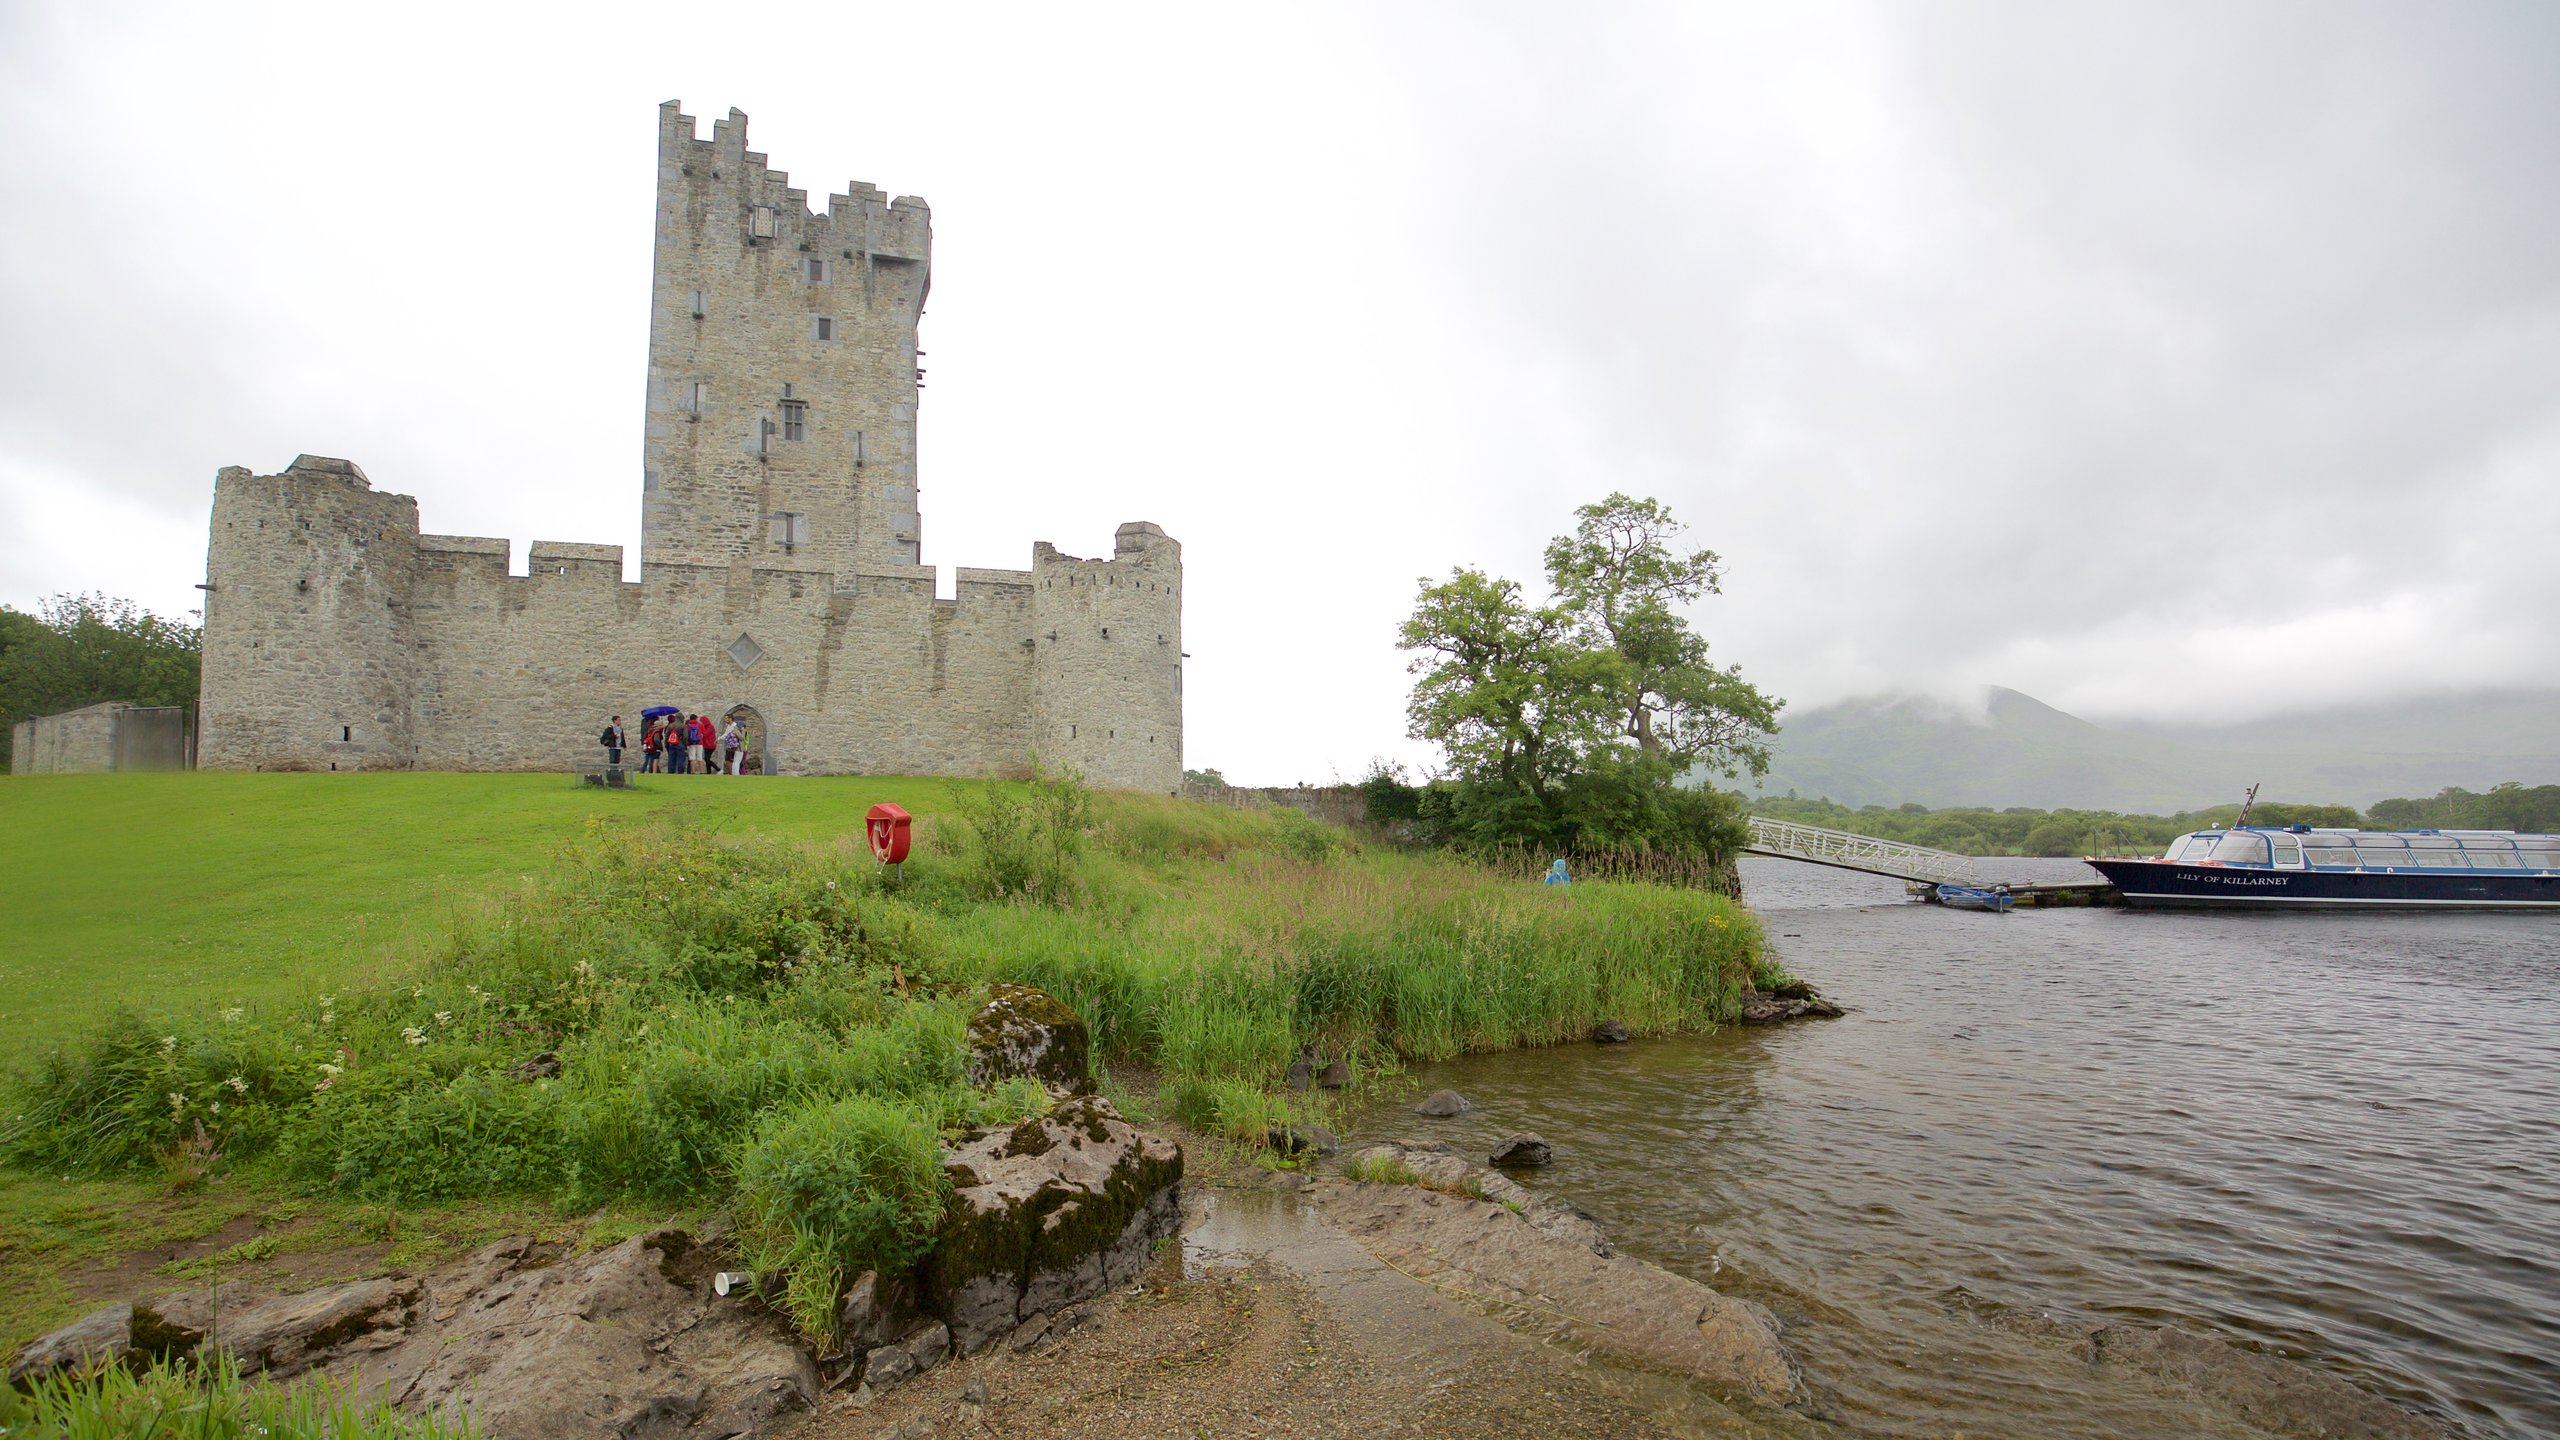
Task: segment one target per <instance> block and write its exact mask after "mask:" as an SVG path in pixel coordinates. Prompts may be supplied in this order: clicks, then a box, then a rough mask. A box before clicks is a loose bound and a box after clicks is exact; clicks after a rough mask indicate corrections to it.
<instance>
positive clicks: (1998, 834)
mask: <svg viewBox="0 0 2560 1440" xmlns="http://www.w3.org/2000/svg"><path fill="white" fill-rule="evenodd" d="M1750 803H1751V813H1752V814H1754V815H1765V816H1768V817H1769V818H1771V819H1773V820H1794V821H1798V822H1800V823H1802V824H1806V825H1821V826H1825V827H1828V828H1830V829H1833V830H1849V831H1854V832H1856V833H1857V834H1860V835H1874V836H1877V837H1879V838H1881V839H1886V840H1901V841H1904V842H1906V843H1909V844H1913V845H1927V846H1931V847H1933V848H1936V849H1939V850H1953V851H1955V852H1956V853H1958V854H1961V855H2107V854H2127V853H2133V852H2138V851H2150V850H2158V849H2159V848H2160V847H2161V846H2163V845H2165V844H2167V843H2168V842H2169V841H2171V840H2174V839H2176V838H2177V837H2178V836H2180V835H2183V834H2185V833H2186V832H2188V831H2190V830H2201V829H2204V828H2205V827H2207V826H2210V825H2228V824H2230V823H2231V822H2232V821H2234V820H2236V819H2238V818H2239V816H2240V807H2239V806H2237V805H2217V806H2215V807H2213V808H2212V809H2209V810H2189V811H2185V812H2183V813H2181V814H2177V815H2119V814H2115V813H2114V812H2112V811H2106V810H2031V809H2027V808H2024V807H2014V808H2011V809H2007V810H1978V809H1975V810H1967V809H1956V810H1932V809H1929V808H1928V807H1927V806H1925V805H1904V806H1901V807H1900V808H1888V807H1886V806H1882V805H1866V806H1860V807H1858V808H1855V809H1852V808H1850V807H1849V806H1846V805H1838V804H1834V803H1833V802H1831V801H1829V800H1806V799H1802V798H1799V797H1797V796H1793V795H1790V796H1785V797H1778V796H1768V795H1763V796H1759V797H1757V798H1755V799H1753V800H1752V801H1751V802H1750ZM2249 823H2250V824H2252V825H2348V826H2362V827H2366V828H2370V829H2378V830H2420V829H2437V830H2531V831H2541V832H2546V833H2553V832H2560V785H2536V786H2534V787H2532V788H2530V789H2528V788H2526V787H2525V786H2523V785H2521V784H2517V783H2515V782H2512V781H2510V782H2509V783H2507V784H2504V785H2500V786H2497V787H2495V788H2494V789H2492V790H2490V791H2489V792H2488V793H2486V794H2478V793H2475V792H2473V791H2469V790H2464V789H2460V788H2455V789H2450V790H2446V791H2444V792H2442V793H2440V794H2438V795H2436V796H2434V797H2433V798H2431V799H2425V800H2378V801H2375V802H2374V805H2373V808H2372V809H2370V810H2368V811H2365V812H2364V813H2362V814H2359V813H2357V811H2356V810H2355V808H2354V807H2353V806H2349V805H2296V804H2286V803H2283V802H2268V801H2261V802H2260V803H2259V804H2258V806H2257V808H2256V809H2254V810H2252V811H2250V812H2249Z"/></svg>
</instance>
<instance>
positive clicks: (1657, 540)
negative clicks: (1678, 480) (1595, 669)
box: [1546, 494, 1782, 778]
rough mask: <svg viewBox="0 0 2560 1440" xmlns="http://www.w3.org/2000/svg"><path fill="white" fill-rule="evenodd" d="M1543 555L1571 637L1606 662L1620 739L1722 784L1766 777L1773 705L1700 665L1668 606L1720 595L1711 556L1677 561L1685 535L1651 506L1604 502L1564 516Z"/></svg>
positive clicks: (1728, 673) (1731, 675) (1729, 676)
mask: <svg viewBox="0 0 2560 1440" xmlns="http://www.w3.org/2000/svg"><path fill="white" fill-rule="evenodd" d="M1574 520H1575V524H1574V528H1573V533H1572V534H1570V535H1559V536H1557V537H1556V538H1555V539H1554V540H1553V541H1550V542H1549V543H1548V545H1547V554H1546V562H1547V583H1548V584H1549V585H1551V586H1553V587H1554V589H1555V592H1556V598H1557V603H1558V607H1559V608H1560V609H1561V610H1562V611H1563V612H1564V613H1565V614H1566V615H1567V616H1568V617H1569V619H1570V622H1571V624H1572V625H1573V627H1574V628H1575V630H1576V632H1577V638H1578V639H1579V640H1580V641H1582V642H1583V643H1584V644H1585V645H1587V646H1589V647H1591V648H1593V649H1601V650H1606V651H1608V652H1610V653H1612V654H1614V655H1615V656H1616V658H1617V660H1618V662H1619V663H1618V665H1617V666H1616V667H1615V668H1614V670H1613V671H1612V672H1611V674H1610V675H1609V677H1608V680H1607V684H1608V687H1609V689H1610V690H1611V692H1612V693H1613V695H1614V699H1615V704H1616V708H1617V713H1618V715H1619V716H1620V717H1621V722H1620V723H1621V726H1622V732H1623V733H1624V734H1625V735H1626V737H1627V738H1629V739H1631V740H1633V741H1635V742H1636V745H1637V748H1638V749H1640V750H1642V751H1643V752H1644V753H1645V754H1646V755H1648V756H1660V757H1663V758H1666V759H1669V760H1670V761H1672V762H1673V763H1674V764H1676V765H1679V766H1680V767H1682V768H1683V769H1686V768H1688V767H1690V766H1694V765H1704V766H1706V767H1708V768H1709V769H1713V770H1716V771H1719V772H1721V773H1722V774H1723V775H1725V776H1726V777H1727V778H1731V777H1733V776H1734V775H1736V774H1738V773H1739V772H1740V771H1741V770H1743V769H1748V770H1749V771H1750V772H1751V773H1752V775H1753V776H1755V777H1757V776H1760V775H1765V774H1767V773H1768V770H1769V747H1768V744H1767V741H1768V737H1769V736H1770V735H1771V734H1773V733H1775V731H1776V730H1777V728H1778V726H1777V719H1778V710H1779V707H1780V704H1781V703H1782V702H1778V701H1773V700H1771V699H1770V698H1769V697H1767V696H1765V695H1762V694H1761V693H1760V692H1759V690H1757V689H1756V688H1754V687H1753V686H1751V685H1749V684H1747V683H1745V682H1744V681H1743V679H1742V674H1741V671H1740V669H1739V668H1738V667H1735V666H1724V667H1718V666H1716V665H1714V664H1712V663H1711V662H1709V660H1708V659H1707V642H1706V641H1705V640H1704V639H1703V638H1701V637H1700V636H1699V635H1698V633H1697V632H1696V631H1694V630H1691V629H1690V628H1689V622H1688V620H1687V619H1686V618H1685V617H1683V616H1682V615H1681V614H1680V612H1679V611H1678V609H1676V608H1675V607H1677V606H1681V605H1688V604H1694V603H1696V602H1697V601H1698V600H1699V599H1700V598H1701V597H1704V596H1708V595H1715V594H1721V593H1722V588H1723V587H1722V586H1721V585H1720V584H1719V583H1718V572H1717V569H1716V567H1717V565H1718V564H1719V563H1720V562H1719V560H1718V558H1717V556H1716V553H1715V552H1714V551H1712V550H1693V551H1691V552H1689V553H1687V554H1685V555H1684V554H1681V553H1680V552H1679V551H1678V550H1677V549H1676V548H1674V542H1676V541H1677V540H1678V539H1679V537H1680V535H1681V533H1682V531H1683V529H1684V528H1685V527H1683V526H1682V525H1681V524H1680V523H1679V522H1678V521H1676V520H1674V519H1672V518H1671V512H1670V510H1669V509H1668V508H1666V507H1665V506H1663V505H1662V504H1661V503H1660V502H1659V501H1655V500H1651V499H1645V500H1637V499H1633V498H1630V497H1629V496H1627V495H1624V494H1612V495H1611V496H1610V497H1609V498H1608V499H1606V500H1603V501H1601V502H1600V503H1598V504H1596V505H1585V506H1583V507H1582V508H1581V509H1579V510H1576V511H1575V512H1574Z"/></svg>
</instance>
